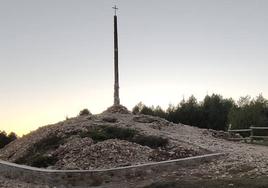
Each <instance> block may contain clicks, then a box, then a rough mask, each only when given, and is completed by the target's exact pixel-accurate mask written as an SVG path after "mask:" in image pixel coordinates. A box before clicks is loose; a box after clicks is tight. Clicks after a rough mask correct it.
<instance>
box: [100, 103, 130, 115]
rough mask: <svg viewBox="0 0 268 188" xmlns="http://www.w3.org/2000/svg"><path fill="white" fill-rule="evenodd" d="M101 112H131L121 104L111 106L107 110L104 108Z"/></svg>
mask: <svg viewBox="0 0 268 188" xmlns="http://www.w3.org/2000/svg"><path fill="white" fill-rule="evenodd" d="M103 113H112V114H114V113H120V114H131V112H130V111H129V110H128V109H127V108H126V107H125V106H122V105H114V106H111V107H109V108H108V109H107V110H105V111H104V112H103Z"/></svg>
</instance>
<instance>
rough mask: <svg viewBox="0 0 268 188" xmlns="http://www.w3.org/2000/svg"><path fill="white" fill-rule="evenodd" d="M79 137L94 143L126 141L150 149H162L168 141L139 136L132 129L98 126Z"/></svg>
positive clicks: (156, 137)
mask: <svg viewBox="0 0 268 188" xmlns="http://www.w3.org/2000/svg"><path fill="white" fill-rule="evenodd" d="M80 136H81V137H90V138H92V139H93V140H94V141H96V142H99V141H104V140H108V139H120V140H127V141H130V142H135V143H137V144H140V145H143V146H148V147H151V148H157V147H164V146H166V145H167V144H168V140H167V139H165V138H162V137H159V136H152V135H149V136H147V135H141V134H139V133H138V131H136V130H134V129H130V128H121V127H110V126H99V127H96V128H94V129H93V130H89V131H88V132H86V133H81V134H80Z"/></svg>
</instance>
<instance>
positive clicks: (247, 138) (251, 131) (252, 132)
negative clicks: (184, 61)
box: [228, 126, 268, 142]
mask: <svg viewBox="0 0 268 188" xmlns="http://www.w3.org/2000/svg"><path fill="white" fill-rule="evenodd" d="M254 130H267V133H268V127H254V126H251V127H250V128H249V129H229V130H228V132H230V133H245V132H248V133H249V135H250V136H249V137H244V138H234V139H232V140H245V141H247V140H250V142H253V140H254V139H267V140H268V136H259V135H254Z"/></svg>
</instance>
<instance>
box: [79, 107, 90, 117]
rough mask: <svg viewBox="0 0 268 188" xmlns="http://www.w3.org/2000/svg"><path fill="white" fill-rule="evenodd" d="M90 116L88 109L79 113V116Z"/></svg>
mask: <svg viewBox="0 0 268 188" xmlns="http://www.w3.org/2000/svg"><path fill="white" fill-rule="evenodd" d="M88 115H91V113H90V111H89V110H88V109H86V108H85V109H83V110H81V111H80V112H79V116H88Z"/></svg>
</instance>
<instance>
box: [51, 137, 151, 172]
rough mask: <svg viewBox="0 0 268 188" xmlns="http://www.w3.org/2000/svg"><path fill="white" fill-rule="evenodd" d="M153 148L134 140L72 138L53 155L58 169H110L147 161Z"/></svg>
mask: <svg viewBox="0 0 268 188" xmlns="http://www.w3.org/2000/svg"><path fill="white" fill-rule="evenodd" d="M151 152H152V149H151V148H149V147H146V146H141V145H138V144H135V143H132V142H128V141H124V140H117V139H109V140H105V141H102V142H98V143H95V144H94V143H93V141H92V139H90V138H83V139H78V138H75V139H73V140H70V141H69V142H68V143H66V144H64V145H62V146H60V147H59V148H58V149H57V150H56V151H55V153H53V155H55V156H57V157H58V158H59V161H58V162H57V163H56V164H55V167H53V168H56V169H87V170H90V169H108V168H114V167H120V166H129V165H134V164H141V163H146V162H148V161H149V156H150V153H151Z"/></svg>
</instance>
